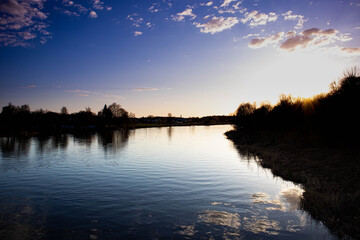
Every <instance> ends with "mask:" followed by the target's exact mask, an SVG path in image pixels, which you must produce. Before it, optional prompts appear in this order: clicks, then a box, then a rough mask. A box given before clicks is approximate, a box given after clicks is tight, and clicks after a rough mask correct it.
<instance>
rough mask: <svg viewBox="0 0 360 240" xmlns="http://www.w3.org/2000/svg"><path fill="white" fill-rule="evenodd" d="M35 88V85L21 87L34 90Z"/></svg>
mask: <svg viewBox="0 0 360 240" xmlns="http://www.w3.org/2000/svg"><path fill="white" fill-rule="evenodd" d="M36 87H37V86H36V85H28V86H25V87H21V88H36Z"/></svg>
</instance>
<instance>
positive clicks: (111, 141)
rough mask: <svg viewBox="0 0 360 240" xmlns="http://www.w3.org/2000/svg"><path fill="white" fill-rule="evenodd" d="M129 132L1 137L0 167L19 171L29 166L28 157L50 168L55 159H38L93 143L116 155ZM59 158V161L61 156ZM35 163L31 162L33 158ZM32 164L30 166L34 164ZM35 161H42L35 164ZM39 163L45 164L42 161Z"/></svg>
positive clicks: (127, 137) (125, 144)
mask: <svg viewBox="0 0 360 240" xmlns="http://www.w3.org/2000/svg"><path fill="white" fill-rule="evenodd" d="M132 133H133V132H132V131H107V132H99V133H95V132H93V133H74V134H59V135H55V136H34V137H26V136H24V137H1V138H0V150H1V159H0V168H1V169H2V170H5V171H6V170H10V169H13V170H20V169H23V168H26V167H28V166H29V165H30V162H31V161H32V157H34V156H37V159H36V161H37V162H38V163H37V165H39V164H40V166H50V165H51V164H52V162H53V161H55V160H56V158H54V157H52V158H51V159H50V158H39V157H41V156H43V155H44V156H45V155H50V154H55V153H56V152H58V151H60V153H61V152H65V151H67V150H68V148H69V146H70V143H73V145H75V146H83V147H86V148H87V149H90V148H92V146H93V145H94V144H97V145H98V146H100V147H102V149H103V151H104V152H105V153H108V152H111V153H119V152H120V151H121V150H122V149H123V148H125V147H126V146H127V142H128V140H129V136H130V135H131V134H132ZM59 158H62V157H61V156H60V157H59ZM34 160H35V159H34ZM34 160H33V161H32V163H34V162H35V161H34ZM39 161H42V163H41V162H39ZM43 161H46V163H45V162H43Z"/></svg>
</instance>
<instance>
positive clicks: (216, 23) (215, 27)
mask: <svg viewBox="0 0 360 240" xmlns="http://www.w3.org/2000/svg"><path fill="white" fill-rule="evenodd" d="M238 22H239V20H238V19H237V18H236V17H228V18H224V17H213V18H212V19H211V20H210V21H208V22H207V23H203V24H200V23H194V24H195V26H196V27H198V28H201V29H200V32H203V33H211V34H214V33H217V32H222V31H224V30H226V29H230V28H231V27H232V26H234V25H235V24H237V23H238Z"/></svg>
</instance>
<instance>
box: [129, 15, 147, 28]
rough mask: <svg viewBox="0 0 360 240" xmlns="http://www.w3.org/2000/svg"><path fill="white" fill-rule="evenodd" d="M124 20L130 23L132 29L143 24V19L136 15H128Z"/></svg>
mask: <svg viewBox="0 0 360 240" xmlns="http://www.w3.org/2000/svg"><path fill="white" fill-rule="evenodd" d="M126 18H127V19H129V20H130V21H131V22H132V26H134V27H140V26H141V24H142V23H143V22H144V19H143V18H142V17H140V16H139V14H138V13H133V14H131V15H128V16H127V17H126Z"/></svg>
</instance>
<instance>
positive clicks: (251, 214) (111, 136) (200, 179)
mask: <svg viewBox="0 0 360 240" xmlns="http://www.w3.org/2000/svg"><path fill="white" fill-rule="evenodd" d="M225 128H226V127H219V126H216V127H207V128H205V127H180V128H177V127H172V128H156V129H138V130H135V131H136V135H135V131H130V132H126V131H114V132H99V133H88V134H63V135H58V136H38V137H32V138H1V149H0V150H1V155H0V156H1V158H0V172H1V173H2V174H0V189H1V192H0V239H7V238H6V237H4V236H5V235H7V234H17V235H16V238H18V239H37V238H44V239H135V238H137V239H144V238H169V239H173V238H175V239H183V238H191V239H199V238H200V239H204V238H206V239H211V238H212V239H271V238H272V239H274V238H278V237H280V238H287V237H288V238H292V239H304V238H307V237H309V236H310V237H312V236H322V237H323V236H327V235H326V234H327V233H324V231H323V228H321V231H323V232H321V233H320V234H318V233H317V232H316V231H314V229H310V228H311V226H313V225H311V223H310V224H309V222H307V218H306V216H308V215H306V214H303V212H302V211H300V210H298V209H299V207H298V203H299V199H300V198H301V195H302V191H301V189H300V188H297V187H296V186H294V185H293V184H291V183H288V182H283V181H278V180H274V179H273V178H272V175H270V174H268V175H266V174H267V173H266V172H264V171H262V170H261V171H259V170H258V169H256V166H257V165H256V164H255V163H254V162H253V161H252V162H251V161H250V160H249V162H247V160H241V161H239V158H238V155H237V152H236V150H235V149H233V148H232V145H231V144H230V143H229V142H228V141H227V140H226V139H225V138H224V137H223V135H222V134H223V132H225V131H226V129H225ZM21 168H23V169H21ZM2 170H3V171H2ZM4 170H5V171H4ZM14 170H21V171H14ZM23 170H24V171H23ZM309 226H310V227H309ZM293 235H294V237H293ZM14 236H15V235H14ZM41 236H43V237H41ZM304 236H305V237H304Z"/></svg>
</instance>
